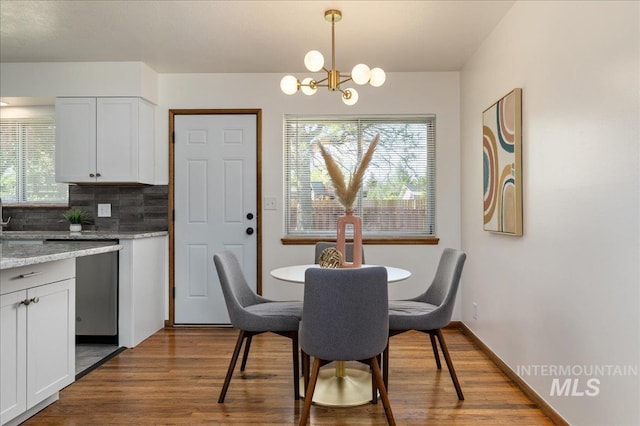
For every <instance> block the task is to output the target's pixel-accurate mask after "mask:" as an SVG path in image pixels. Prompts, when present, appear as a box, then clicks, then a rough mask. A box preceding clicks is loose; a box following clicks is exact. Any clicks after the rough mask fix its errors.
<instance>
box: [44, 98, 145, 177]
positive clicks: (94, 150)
mask: <svg viewBox="0 0 640 426" xmlns="http://www.w3.org/2000/svg"><path fill="white" fill-rule="evenodd" d="M153 135H154V107H153V105H152V104H150V103H149V102H147V101H145V100H144V99H141V98H57V99H56V181H58V182H68V183H147V184H153V183H154V182H153V173H154V140H153V139H154V136H153Z"/></svg>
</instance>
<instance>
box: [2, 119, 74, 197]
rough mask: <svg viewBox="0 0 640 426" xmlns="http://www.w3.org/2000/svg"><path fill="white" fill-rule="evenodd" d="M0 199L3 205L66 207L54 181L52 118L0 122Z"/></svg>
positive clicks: (61, 187) (64, 191) (65, 192)
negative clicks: (63, 205) (62, 205)
mask: <svg viewBox="0 0 640 426" xmlns="http://www.w3.org/2000/svg"><path fill="white" fill-rule="evenodd" d="M0 197H2V202H3V203H5V204H9V203H12V204H14V203H15V204H62V203H64V204H66V203H67V202H68V199H69V189H68V185H66V184H61V183H56V181H55V124H54V118H53V116H47V117H38V118H2V119H1V120H0Z"/></svg>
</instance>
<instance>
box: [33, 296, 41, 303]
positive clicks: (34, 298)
mask: <svg viewBox="0 0 640 426" xmlns="http://www.w3.org/2000/svg"><path fill="white" fill-rule="evenodd" d="M39 301H40V298H39V297H38V296H36V297H32V298H31V303H38V302H39Z"/></svg>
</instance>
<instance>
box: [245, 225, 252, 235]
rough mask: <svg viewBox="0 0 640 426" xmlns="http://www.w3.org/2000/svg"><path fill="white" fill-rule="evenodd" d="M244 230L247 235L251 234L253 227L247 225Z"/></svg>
mask: <svg viewBox="0 0 640 426" xmlns="http://www.w3.org/2000/svg"><path fill="white" fill-rule="evenodd" d="M246 232H247V235H251V234H253V228H252V227H248V228H247V231H246Z"/></svg>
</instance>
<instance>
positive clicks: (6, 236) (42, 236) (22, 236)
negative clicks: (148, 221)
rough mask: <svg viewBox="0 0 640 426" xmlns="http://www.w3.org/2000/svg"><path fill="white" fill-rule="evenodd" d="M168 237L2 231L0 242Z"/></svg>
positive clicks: (149, 233) (155, 233)
mask: <svg viewBox="0 0 640 426" xmlns="http://www.w3.org/2000/svg"><path fill="white" fill-rule="evenodd" d="M163 235H168V231H140V232H136V231H125V232H121V231H82V232H69V231H3V232H0V241H1V240H131V239H137V238H150V237H159V236H163Z"/></svg>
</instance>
